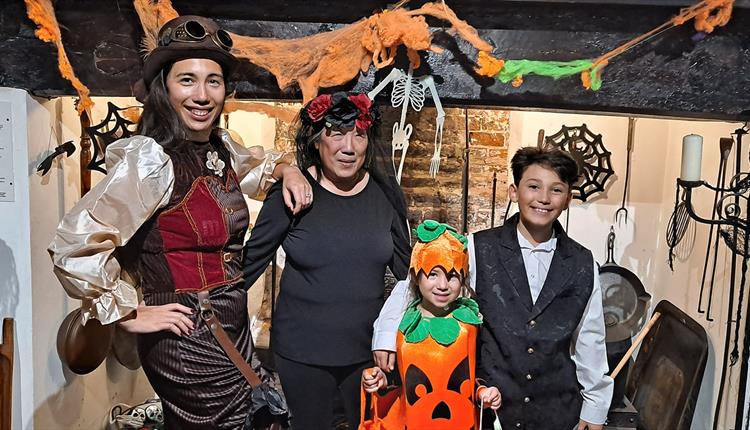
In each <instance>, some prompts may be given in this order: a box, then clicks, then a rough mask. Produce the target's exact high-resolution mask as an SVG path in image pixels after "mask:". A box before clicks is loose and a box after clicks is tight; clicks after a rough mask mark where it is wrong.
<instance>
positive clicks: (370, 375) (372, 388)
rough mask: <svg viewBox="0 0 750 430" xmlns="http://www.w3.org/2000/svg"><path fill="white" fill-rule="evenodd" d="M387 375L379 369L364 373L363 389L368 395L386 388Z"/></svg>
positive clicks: (371, 369) (367, 370) (368, 370)
mask: <svg viewBox="0 0 750 430" xmlns="http://www.w3.org/2000/svg"><path fill="white" fill-rule="evenodd" d="M385 383H386V379H385V373H384V372H383V371H382V370H380V368H379V367H372V368H370V369H365V370H363V371H362V388H364V390H365V391H366V392H368V393H374V392H376V391H378V390H379V389H381V388H384V387H385Z"/></svg>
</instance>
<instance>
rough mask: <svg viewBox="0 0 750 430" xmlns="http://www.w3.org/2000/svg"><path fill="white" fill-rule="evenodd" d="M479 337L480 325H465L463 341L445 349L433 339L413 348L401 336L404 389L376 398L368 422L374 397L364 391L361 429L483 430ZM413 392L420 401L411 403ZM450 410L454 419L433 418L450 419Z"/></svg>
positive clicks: (461, 330) (398, 353)
mask: <svg viewBox="0 0 750 430" xmlns="http://www.w3.org/2000/svg"><path fill="white" fill-rule="evenodd" d="M477 332H478V327H477V326H474V325H471V324H465V323H459V335H458V338H457V339H456V341H455V342H454V343H452V344H450V345H448V346H445V345H440V344H439V343H437V342H435V340H434V339H433V338H432V337H430V336H427V338H426V339H425V340H423V341H422V342H419V343H408V342H406V341H405V340H404V335H403V333H401V332H400V331H399V332H398V334H397V336H396V348H397V351H396V360H397V362H398V366H397V367H398V371H399V374H400V376H401V381H402V383H403V385H402V386H401V387H399V388H398V389H395V390H392V391H389V392H387V393H386V394H385V395H384V396H380V395H378V394H377V393H373V394H371V395H370V396H372V397H371V399H372V400H371V404H370V410H369V414H368V415H367V416H368V417H369V419H365V410H366V409H365V404H366V401H367V400H366V399H367V397H366V396H368V394H367V393H365V392H364V390H362V397H361V408H362V415H361V421H360V424H359V430H405V429H415V430H426V429H429V430H472V429H478V419H477V414H476V411H477V407H476V406H475V404H476V399H477V395H478V393H480V392H481V391H480V390H481V388H482V387H479V389H477V390H475V385H476V364H477V356H476V344H477ZM423 379H426V380H423ZM427 384H429V388H428V387H427ZM485 388H486V387H485ZM407 392H413V393H414V394H415V395H416V399H412V402H410V401H409V399H408V397H407V395H406V393H407ZM446 408H447V410H448V411H450V418H433V416H434V415H436V414H438V413H440V414H441V415H442V414H445V409H446ZM439 411H440V412H439ZM446 415H447V414H446Z"/></svg>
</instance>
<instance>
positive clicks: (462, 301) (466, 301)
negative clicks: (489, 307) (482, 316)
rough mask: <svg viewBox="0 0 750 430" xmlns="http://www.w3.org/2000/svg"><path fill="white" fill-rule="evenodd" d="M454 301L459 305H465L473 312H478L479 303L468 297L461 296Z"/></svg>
mask: <svg viewBox="0 0 750 430" xmlns="http://www.w3.org/2000/svg"><path fill="white" fill-rule="evenodd" d="M456 301H457V302H458V304H459V306H463V307H467V308H469V309H471V310H472V311H473V312H474V313H475V314H478V313H479V305H478V304H477V302H476V301H475V300H474V299H472V298H469V297H462V298H460V299H458V300H456Z"/></svg>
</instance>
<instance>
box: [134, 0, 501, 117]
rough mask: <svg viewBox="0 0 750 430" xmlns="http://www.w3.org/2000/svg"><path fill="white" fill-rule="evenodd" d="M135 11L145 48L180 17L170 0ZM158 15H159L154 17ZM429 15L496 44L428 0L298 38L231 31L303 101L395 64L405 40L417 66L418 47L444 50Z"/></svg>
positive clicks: (243, 52)
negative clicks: (293, 87)
mask: <svg viewBox="0 0 750 430" xmlns="http://www.w3.org/2000/svg"><path fill="white" fill-rule="evenodd" d="M134 1H135V5H136V11H137V12H138V16H139V17H140V19H141V24H142V26H143V28H144V32H145V33H146V35H147V37H146V42H145V43H144V48H145V49H146V50H147V51H150V50H151V49H153V47H154V46H156V45H155V42H156V36H155V35H156V34H158V31H159V26H160V25H161V24H163V23H164V22H166V17H167V16H170V17H173V16H172V15H173V14H174V16H177V12H176V11H175V10H174V8H173V7H172V4H171V2H170V1H169V0H165V1H161V2H159V3H157V5H152V4H151V0H134ZM156 14H159V16H160V17H163V18H161V19H154V18H153V16H155V15H156ZM425 16H432V17H435V18H438V19H441V20H445V21H448V22H449V23H450V24H451V26H452V28H451V29H452V30H453V31H455V32H456V33H458V34H459V35H460V36H461V37H462V38H464V39H466V40H467V41H468V42H470V43H471V44H472V45H474V47H476V48H477V49H479V50H480V51H488V52H489V51H491V50H492V46H491V45H490V44H489V43H487V42H485V41H484V40H482V39H481V38H480V37H479V35H478V33H477V31H476V29H474V28H473V27H471V26H470V25H469V24H467V23H466V22H465V21H462V20H460V19H459V18H458V17H457V16H456V14H455V13H454V12H453V11H452V10H451V9H450V8H449V7H448V6H447V5H445V4H444V3H443V4H434V3H427V4H424V5H423V6H422V7H420V8H419V9H416V10H412V11H408V10H405V9H402V8H398V9H394V10H389V11H384V12H381V13H378V14H375V15H373V16H370V17H368V18H365V19H362V20H360V21H357V22H355V23H353V24H350V25H348V26H345V27H343V28H340V29H338V30H334V31H329V32H326V33H319V34H315V35H312V36H308V37H301V38H295V39H273V38H265V37H249V36H242V35H239V34H232V38H233V40H234V47H233V48H232V53H233V54H234V55H236V56H237V57H239V58H244V59H247V60H249V61H250V62H251V63H253V64H255V65H258V66H260V67H263V68H264V69H266V70H268V71H269V72H271V73H272V74H273V75H274V76H275V77H276V81H277V82H278V84H279V88H281V89H282V90H284V89H286V88H288V87H289V86H291V85H293V84H295V83H296V84H298V85H299V87H300V89H301V90H302V95H303V102H304V103H307V102H308V101H310V100H312V99H313V98H314V97H315V96H317V95H318V91H319V89H320V88H327V87H334V86H339V85H344V84H346V83H348V82H349V81H351V80H352V79H354V78H355V77H356V76H357V74H358V73H359V72H367V70H368V69H369V68H370V66H371V65H373V64H374V65H375V67H377V68H382V67H385V66H388V65H390V64H392V63H393V59H394V57H395V55H396V50H397V48H398V47H399V46H401V45H403V46H405V47H406V48H407V53H408V55H409V59H410V61H411V62H412V64H413V65H414V66H415V68H416V67H417V66H418V65H419V64H418V62H419V56H418V55H417V51H422V50H427V49H429V50H431V51H434V52H441V51H442V50H441V49H440V48H439V47H437V46H433V45H432V34H431V33H430V31H429V28H428V26H427V23H426V22H425V18H424V17H425Z"/></svg>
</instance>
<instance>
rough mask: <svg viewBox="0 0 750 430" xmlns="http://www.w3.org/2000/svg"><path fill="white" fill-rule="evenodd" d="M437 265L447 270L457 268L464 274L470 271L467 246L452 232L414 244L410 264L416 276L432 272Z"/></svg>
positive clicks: (457, 270)
mask: <svg viewBox="0 0 750 430" xmlns="http://www.w3.org/2000/svg"><path fill="white" fill-rule="evenodd" d="M435 267H442V268H443V270H445V271H446V272H450V271H451V270H455V271H456V272H457V273H460V274H462V275H463V276H466V275H467V274H468V273H469V255H468V254H467V253H466V247H465V246H464V244H463V243H461V241H459V240H458V239H456V238H455V237H453V236H452V235H451V234H450V233H447V232H446V233H443V234H441V235H440V236H439V237H438V238H437V239H435V240H433V241H431V242H427V243H425V242H417V243H416V244H415V245H414V249H413V250H412V253H411V263H410V264H409V269H411V270H412V271H413V273H414V276H417V275H419V272H423V273H425V274H426V273H430V272H431V271H432V269H434V268H435Z"/></svg>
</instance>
